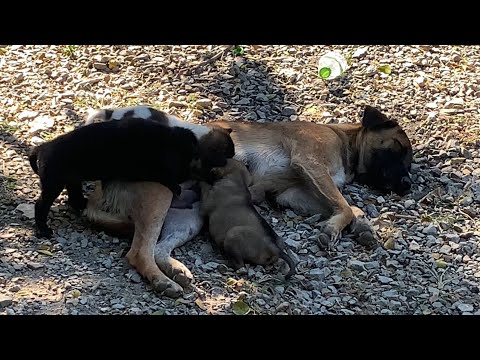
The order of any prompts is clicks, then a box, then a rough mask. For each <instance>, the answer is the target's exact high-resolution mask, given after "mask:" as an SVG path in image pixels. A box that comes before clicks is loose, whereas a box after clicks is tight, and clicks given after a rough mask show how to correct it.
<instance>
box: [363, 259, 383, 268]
mask: <svg viewBox="0 0 480 360" xmlns="http://www.w3.org/2000/svg"><path fill="white" fill-rule="evenodd" d="M364 266H365V269H367V270H371V269H378V268H379V267H380V263H379V262H378V261H369V262H366V263H364Z"/></svg>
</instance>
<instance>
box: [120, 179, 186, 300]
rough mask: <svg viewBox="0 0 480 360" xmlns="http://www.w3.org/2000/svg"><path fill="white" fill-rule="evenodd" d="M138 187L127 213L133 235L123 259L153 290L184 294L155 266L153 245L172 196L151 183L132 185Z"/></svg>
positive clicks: (172, 294)
mask: <svg viewBox="0 0 480 360" xmlns="http://www.w3.org/2000/svg"><path fill="white" fill-rule="evenodd" d="M135 185H136V186H137V189H136V196H135V199H134V203H133V204H131V208H132V209H133V211H132V213H131V214H129V215H130V216H131V217H132V219H133V222H134V224H135V234H134V237H133V242H132V246H131V248H130V250H129V251H128V253H127V255H126V258H127V260H128V262H129V264H130V265H131V266H132V267H134V268H135V269H136V270H137V271H138V272H139V273H140V274H141V275H142V276H144V277H145V278H147V279H148V280H149V281H150V283H151V284H152V286H153V289H154V290H155V291H156V292H158V293H159V294H162V295H166V296H168V297H178V296H180V295H181V294H182V293H183V289H182V287H181V286H180V285H178V284H177V283H175V282H174V281H172V280H170V279H169V278H168V277H167V276H165V274H164V273H163V272H162V271H161V270H160V269H159V268H158V266H157V264H156V263H155V256H154V252H155V245H156V243H157V240H158V237H159V236H160V233H161V230H162V226H163V223H164V221H165V217H166V215H167V211H168V209H169V207H170V203H171V201H172V193H171V191H170V190H168V189H167V188H166V187H165V186H162V185H160V184H157V183H153V182H142V183H135Z"/></svg>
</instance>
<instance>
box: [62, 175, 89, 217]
mask: <svg viewBox="0 0 480 360" xmlns="http://www.w3.org/2000/svg"><path fill="white" fill-rule="evenodd" d="M65 187H66V188H67V193H68V204H69V205H70V206H71V207H72V208H73V209H75V210H77V211H82V210H84V209H85V207H86V206H87V199H85V198H84V197H83V191H82V182H81V181H74V182H68V183H67V185H66V186H65Z"/></svg>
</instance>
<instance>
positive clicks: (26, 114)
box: [17, 110, 38, 121]
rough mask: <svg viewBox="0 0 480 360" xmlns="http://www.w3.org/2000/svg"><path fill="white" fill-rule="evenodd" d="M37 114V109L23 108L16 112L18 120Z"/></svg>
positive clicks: (31, 117)
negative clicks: (18, 112)
mask: <svg viewBox="0 0 480 360" xmlns="http://www.w3.org/2000/svg"><path fill="white" fill-rule="evenodd" d="M37 116H38V111H30V110H23V111H22V112H21V113H20V114H18V116H17V117H18V120H21V121H23V120H30V119H33V118H35V117H37Z"/></svg>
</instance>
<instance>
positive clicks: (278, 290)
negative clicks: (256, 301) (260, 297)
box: [275, 286, 285, 294]
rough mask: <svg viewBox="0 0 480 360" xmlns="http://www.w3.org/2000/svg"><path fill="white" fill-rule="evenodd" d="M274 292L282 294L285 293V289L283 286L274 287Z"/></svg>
mask: <svg viewBox="0 0 480 360" xmlns="http://www.w3.org/2000/svg"><path fill="white" fill-rule="evenodd" d="M275 292H277V293H279V294H283V293H284V292H285V288H284V287H283V286H275Z"/></svg>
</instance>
